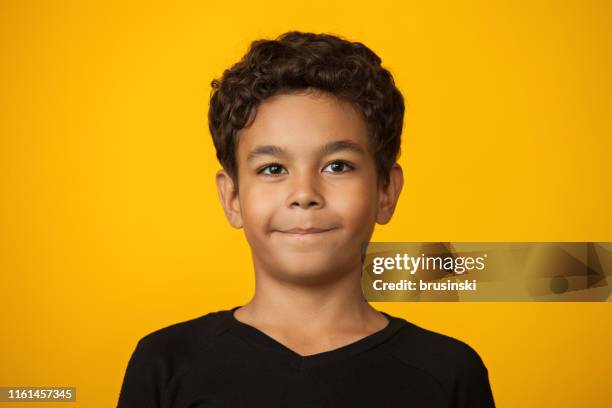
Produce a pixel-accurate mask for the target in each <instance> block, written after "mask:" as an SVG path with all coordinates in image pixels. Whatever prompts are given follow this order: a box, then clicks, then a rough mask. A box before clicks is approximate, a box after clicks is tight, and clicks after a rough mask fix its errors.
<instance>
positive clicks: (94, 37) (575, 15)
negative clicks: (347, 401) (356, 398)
mask: <svg viewBox="0 0 612 408" xmlns="http://www.w3.org/2000/svg"><path fill="white" fill-rule="evenodd" d="M223 3H230V4H228V5H225V4H223ZM610 9H611V6H610V3H609V2H607V1H604V0H602V1H584V0H581V1H578V0H576V1H533V0H532V1H490V0H482V1H457V2H401V4H400V2H397V3H393V2H386V1H375V2H356V1H342V2H330V1H308V2H271V1H264V2H246V1H233V2H220V1H217V2H210V3H208V2H203V1H199V2H191V3H185V2H155V3H152V2H150V1H143V2H126V1H112V2H109V1H98V2H92V1H83V2H72V1H71V2H60V1H7V0H3V1H2V3H1V5H0V51H1V57H0V58H1V63H0V194H1V201H0V206H1V207H0V279H1V281H0V283H1V291H2V292H1V296H0V324H1V325H2V332H1V335H0V360H1V363H0V385H5V386H8V385H19V386H26V385H32V386H34V385H44V386H48V385H57V386H63V385H65V386H68V385H71V386H76V387H77V398H78V402H77V403H73V404H66V405H69V406H75V407H110V406H115V404H116V401H117V397H118V393H119V387H120V385H121V381H122V378H123V374H124V370H125V367H126V364H127V360H128V358H129V356H130V354H131V352H132V351H133V348H134V347H135V345H136V342H137V340H138V339H139V338H141V337H142V336H143V335H145V334H147V333H149V332H151V331H153V330H156V329H158V328H161V327H164V326H167V325H170V324H172V323H176V322H179V321H183V320H187V319H191V318H195V317H198V316H201V315H202V314H205V313H208V312H210V311H216V310H220V309H225V308H229V307H232V306H236V305H239V304H243V303H245V302H246V301H248V299H249V297H250V295H251V293H252V291H253V276H252V269H251V261H250V252H249V248H248V246H247V244H246V242H245V240H244V238H243V235H242V231H239V230H233V229H231V227H230V226H229V225H228V224H227V223H226V221H225V219H224V216H223V213H222V210H221V206H220V205H219V204H218V201H217V196H216V191H215V188H214V183H213V177H214V173H215V171H216V170H217V168H218V164H217V162H216V161H215V157H214V150H213V146H212V142H211V140H210V135H209V134H208V128H207V122H206V113H207V109H208V96H209V91H210V81H211V79H212V78H214V77H217V76H219V75H220V74H221V73H222V71H223V69H225V68H227V67H228V66H229V65H230V64H231V63H233V62H235V61H237V60H238V59H239V57H240V56H242V54H243V53H244V52H245V51H246V49H247V46H248V44H249V42H250V41H252V40H254V39H257V38H270V37H274V36H276V35H278V34H280V33H282V32H284V31H287V30H290V29H298V30H304V31H315V32H331V33H335V34H340V35H343V36H345V37H347V38H349V39H352V40H358V41H361V42H363V43H365V44H366V45H368V46H369V47H371V48H372V49H373V50H374V51H375V52H376V53H377V54H378V55H380V56H381V57H382V59H383V64H384V65H385V66H386V67H388V68H389V69H390V70H391V71H392V73H393V74H394V76H395V79H396V82H397V84H398V86H399V88H400V89H401V90H402V92H403V94H404V97H405V99H406V121H405V131H404V142H403V146H402V149H403V154H402V157H401V159H400V163H401V164H402V165H403V167H404V171H405V175H406V184H405V188H404V191H403V193H402V198H401V200H400V203H399V206H398V210H397V211H398V212H397V214H396V216H395V217H394V220H393V221H392V222H391V224H389V225H387V226H384V227H378V229H377V231H376V233H375V236H374V238H373V240H375V241H418V242H421V241H476V242H480V241H612V217H611V216H610V208H612V183H611V182H610V176H611V175H612V160H610V153H611V152H612V141H611V135H612V123H611V119H610V118H611V113H612V112H611V111H612V109H611V96H610V95H612V80H611V78H610V72H612V64H611V53H610V51H611V50H612V41H611V40H612V34H611V30H610V25H609V22H610V17H611V13H610V11H611V10H610ZM373 305H374V306H375V307H376V308H378V309H380V310H384V311H387V312H389V313H392V314H395V315H397V316H401V317H404V318H406V319H407V320H410V321H412V322H414V323H416V324H419V325H422V326H423V327H426V328H428V329H431V330H434V331H438V332H441V333H444V334H447V335H451V336H453V337H457V338H459V339H461V340H463V341H465V342H467V343H468V344H470V345H471V346H473V347H474V348H475V349H476V350H477V351H478V352H479V353H480V355H481V357H482V358H483V360H484V362H485V364H486V365H487V367H488V369H489V373H490V380H491V385H492V388H493V392H494V395H495V398H496V402H497V404H498V406H499V407H578V406H585V407H586V406H588V407H591V408H595V407H604V406H607V404H609V401H610V400H609V389H610V385H612V384H611V382H610V376H611V368H610V367H612V357H611V356H612V354H611V353H610V349H609V345H610V338H611V335H612V314H611V313H610V304H609V303H594V304H572V303H547V304H545V303H448V304H436V303H421V304H411V303H376V304H373ZM5 405H7V404H1V403H0V406H5ZM63 405H64V404H58V406H63ZM20 406H24V407H25V406H40V404H23V405H20ZM54 406H55V405H54Z"/></svg>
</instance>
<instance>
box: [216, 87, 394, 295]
mask: <svg viewBox="0 0 612 408" xmlns="http://www.w3.org/2000/svg"><path fill="white" fill-rule="evenodd" d="M238 140H239V142H238V147H237V153H236V158H237V167H238V175H239V177H238V179H239V186H238V187H239V188H238V190H239V193H238V194H236V193H235V192H233V186H232V183H231V179H230V178H229V176H227V174H226V173H225V172H224V171H220V172H219V174H218V176H217V184H218V189H219V195H220V198H221V201H222V203H223V205H224V208H225V211H226V215H227V216H228V219H229V220H230V223H231V224H232V225H233V226H235V227H238V228H239V227H244V230H245V235H246V238H247V240H248V242H249V244H250V246H251V249H252V253H253V261H254V264H255V267H256V270H264V271H265V272H266V273H268V274H271V275H273V276H275V277H276V278H278V279H281V280H283V281H291V282H294V283H301V284H317V283H322V282H324V281H326V280H328V279H331V278H333V277H337V276H338V275H339V274H343V273H347V272H350V271H355V270H360V246H361V244H362V243H364V242H368V241H369V240H370V237H371V235H372V233H373V230H374V225H375V223H376V222H379V223H381V224H382V223H386V222H388V221H389V220H390V218H391V215H392V213H393V209H394V207H395V204H396V202H397V198H398V196H399V191H400V190H401V183H402V180H401V169H399V167H398V166H396V167H395V168H394V170H393V173H392V175H391V176H392V177H391V178H392V180H391V183H390V186H389V187H387V188H383V187H382V186H381V185H379V183H377V173H376V165H375V162H374V158H373V155H372V153H371V149H370V146H369V136H368V129H367V125H366V123H365V121H364V120H363V119H362V117H361V116H360V114H359V113H358V112H357V111H356V110H355V109H354V107H353V106H352V105H351V104H350V103H348V102H345V101H340V100H338V99H336V97H334V96H333V95H330V94H327V93H320V92H317V93H310V94H296V95H277V96H274V97H272V98H269V99H267V100H265V101H264V102H262V103H261V104H260V105H259V107H258V109H257V114H256V116H255V119H254V121H253V122H252V123H251V124H250V125H249V126H248V127H246V128H244V129H242V130H241V131H240V132H239V138H238ZM398 173H399V175H398Z"/></svg>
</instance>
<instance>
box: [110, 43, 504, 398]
mask: <svg viewBox="0 0 612 408" xmlns="http://www.w3.org/2000/svg"><path fill="white" fill-rule="evenodd" d="M380 64H381V60H380V58H379V57H378V56H377V55H376V54H374V53H373V52H372V51H371V50H370V49H368V48H367V47H366V46H364V45H363V44H361V43H351V42H348V41H346V40H344V39H341V38H339V37H336V36H332V35H326V34H312V33H302V32H295V31H294V32H288V33H285V34H283V35H282V36H280V37H279V38H278V39H277V40H270V41H268V40H259V41H255V42H253V44H252V45H251V47H250V49H249V51H248V53H247V54H246V55H245V56H244V58H243V59H242V60H241V61H240V62H238V63H237V64H235V65H234V66H233V67H231V69H229V70H226V71H225V72H224V74H223V77H222V78H221V79H220V80H218V81H217V80H214V81H213V82H212V86H213V88H214V89H213V93H212V96H211V102H210V110H209V126H210V131H211V133H212V136H213V141H214V144H215V148H216V150H217V158H218V159H219V161H220V163H221V165H222V166H223V170H221V171H219V172H218V173H217V177H216V182H217V189H218V193H219V198H220V200H221V204H222V205H223V208H224V210H225V215H226V216H227V219H228V220H229V222H230V224H231V225H232V226H233V227H235V228H243V229H244V232H245V235H246V239H247V241H248V242H249V245H250V246H251V250H252V257H253V264H254V269H255V283H256V290H255V294H254V295H253V297H252V299H251V300H250V301H249V302H248V303H247V304H246V305H242V306H236V307H233V308H231V309H229V310H221V311H217V312H213V313H208V314H206V315H203V316H201V317H199V318H196V319H192V320H189V321H185V322H181V323H177V324H174V325H172V326H169V327H166V328H163V329H160V330H158V331H155V332H153V333H151V334H148V335H147V336H144V337H143V338H142V339H141V340H140V341H139V342H138V345H137V347H136V349H135V350H134V353H133V355H132V357H131V359H130V361H129V363H128V367H127V370H126V373H125V378H124V381H123V385H122V388H121V393H120V396H119V403H118V407H119V408H127V407H134V408H136V407H139V408H145V407H150V408H153V407H164V408H169V407H177V408H179V407H180V408H187V407H190V408H194V407H431V408H437V407H445V408H449V407H462V408H467V407H471V408H476V407H479V408H491V407H494V402H493V396H492V392H491V388H490V385H489V380H488V372H487V369H486V367H485V366H484V364H483V362H482V360H481V359H480V357H479V355H478V354H477V353H476V352H475V351H474V350H473V349H472V348H471V347H470V346H468V345H467V344H465V343H463V342H461V341H459V340H456V339H454V338H451V337H447V336H444V335H442V334H438V333H435V332H432V331H428V330H426V329H423V328H421V327H419V326H416V325H414V324H412V323H410V322H408V321H406V320H404V319H402V318H399V317H395V316H391V315H389V314H387V313H385V312H379V311H377V310H375V309H374V308H372V307H371V306H370V305H369V304H368V303H367V302H366V301H365V300H364V299H363V296H362V291H361V287H360V282H361V257H360V256H361V244H362V243H366V242H368V241H369V240H370V238H371V236H372V233H373V230H374V225H375V224H376V223H378V224H385V223H387V222H389V220H390V219H391V216H392V215H393V212H394V209H395V206H396V203H397V200H398V198H399V194H400V191H401V189H402V184H403V178H402V170H401V168H400V167H399V165H397V164H396V159H397V157H398V154H399V149H400V136H401V133H402V123H403V116H404V102H403V98H402V95H401V93H400V92H399V91H398V89H397V88H396V87H395V85H394V82H393V78H392V77H391V74H390V73H389V72H388V71H387V70H386V69H385V68H383V67H381V65H380Z"/></svg>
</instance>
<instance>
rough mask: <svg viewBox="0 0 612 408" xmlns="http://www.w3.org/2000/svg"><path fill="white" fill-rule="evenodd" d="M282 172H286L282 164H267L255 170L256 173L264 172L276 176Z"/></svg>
mask: <svg viewBox="0 0 612 408" xmlns="http://www.w3.org/2000/svg"><path fill="white" fill-rule="evenodd" d="M283 172H285V173H286V172H287V170H285V168H284V167H283V166H281V165H280V164H275V163H274V164H269V165H267V166H265V167H262V168H261V169H260V170H259V171H257V174H265V175H267V176H276V175H279V174H283Z"/></svg>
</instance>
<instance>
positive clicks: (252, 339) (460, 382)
mask: <svg viewBox="0 0 612 408" xmlns="http://www.w3.org/2000/svg"><path fill="white" fill-rule="evenodd" d="M239 307H240V306H236V307H234V308H232V309H230V310H222V311H218V312H214V313H209V314H206V315H204V316H201V317H198V318H196V319H192V320H188V321H184V322H180V323H176V324H173V325H171V326H168V327H165V328H163V329H160V330H157V331H155V332H153V333H150V334H148V335H146V336H144V337H143V338H142V339H141V340H140V341H139V342H138V344H137V346H136V348H135V350H134V352H133V354H132V356H131V358H130V360H129V363H128V365H127V369H126V372H125V377H124V379H123V384H122V387H121V392H120V395H119V401H118V408H170V407H172V408H203V407H266V408H270V407H411V408H417V407H418V408H420V407H426V408H438V407H440V408H441V407H444V408H451V407H452V408H468V407H469V408H492V407H494V406H495V404H494V402H493V395H492V392H491V387H490V385H489V378H488V372H487V369H486V367H485V365H484V364H483V362H482V360H481V358H480V356H479V355H478V354H477V353H476V351H474V349H472V348H471V347H470V346H468V345H467V344H465V343H463V342H461V341H459V340H457V339H455V338H452V337H448V336H445V335H442V334H439V333H435V332H432V331H429V330H426V329H423V328H421V327H419V326H416V325H414V324H412V323H410V322H408V321H406V320H404V319H402V318H398V317H394V316H391V315H389V314H387V313H384V312H383V313H384V315H385V316H386V317H387V318H388V319H389V323H388V324H387V326H386V327H385V328H383V329H382V330H380V331H378V332H376V333H373V334H371V335H369V336H366V337H364V338H362V339H360V340H357V341H356V342H353V343H351V344H348V345H346V346H342V347H340V348H337V349H334V350H331V351H325V352H321V353H318V354H313V355H309V356H301V355H299V354H297V353H296V352H294V351H292V350H291V349H289V348H287V347H285V346H284V345H283V344H281V343H279V342H278V341H276V340H274V339H273V338H272V337H270V336H268V335H266V334H265V333H263V332H262V331H260V330H258V329H256V328H255V327H253V326H250V325H248V324H246V323H243V322H241V321H239V320H237V319H236V318H235V317H234V310H236V309H238V308H239Z"/></svg>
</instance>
